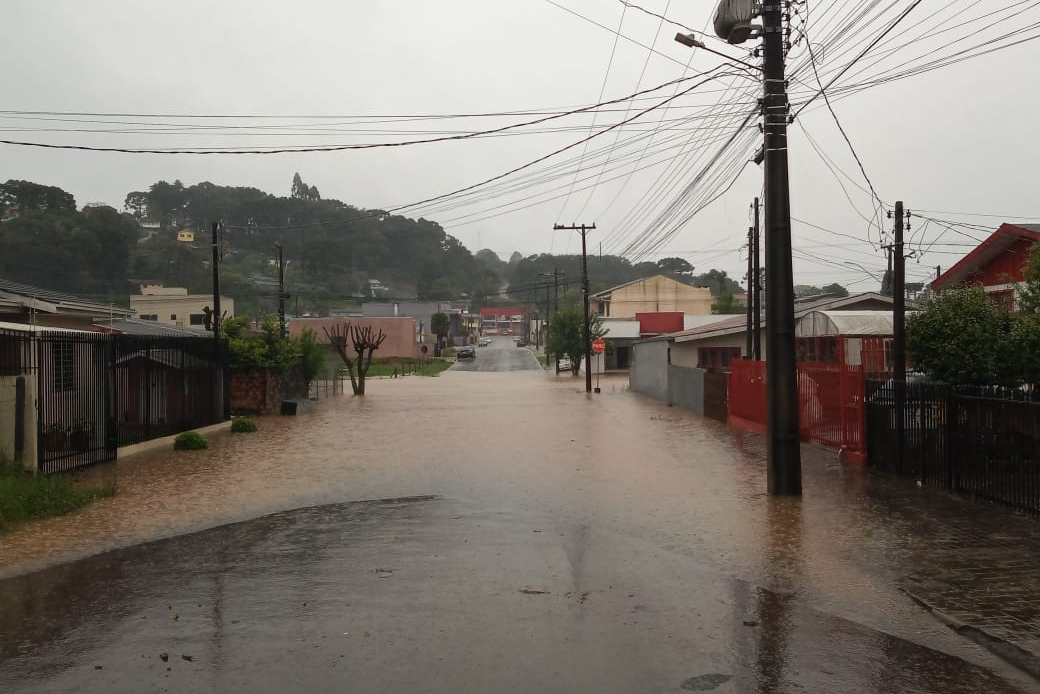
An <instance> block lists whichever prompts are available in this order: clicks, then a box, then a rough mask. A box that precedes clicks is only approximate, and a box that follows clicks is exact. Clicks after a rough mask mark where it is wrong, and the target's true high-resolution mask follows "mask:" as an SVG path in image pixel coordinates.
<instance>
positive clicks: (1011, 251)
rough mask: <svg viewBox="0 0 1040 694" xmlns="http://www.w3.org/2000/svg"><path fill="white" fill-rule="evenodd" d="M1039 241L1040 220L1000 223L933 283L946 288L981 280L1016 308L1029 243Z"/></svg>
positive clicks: (996, 297)
mask: <svg viewBox="0 0 1040 694" xmlns="http://www.w3.org/2000/svg"><path fill="white" fill-rule="evenodd" d="M1038 242H1040V224H1009V223H1007V222H1005V223H1003V224H1001V225H1000V227H999V228H998V229H997V230H996V231H994V232H993V233H992V234H990V236H989V237H988V238H987V239H986V240H985V241H983V242H982V243H980V244H979V245H978V247H976V248H975V250H973V251H972V252H971V253H969V254H968V255H966V256H964V257H963V258H961V260H960V261H958V262H957V263H956V264H955V265H954V266H953V267H951V268H950V269H949V270H947V271H946V272H944V273H943V274H941V275H940V276H939V277H938V278H937V279H936V280H935V281H933V282H932V284H931V287H932V289H934V290H940V289H946V288H948V287H953V286H956V285H958V284H965V283H972V282H977V283H980V284H982V286H983V287H984V288H985V289H986V293H987V294H989V295H990V296H991V297H992V298H993V299H994V300H995V301H999V302H1000V303H1002V304H1004V305H1005V306H1008V307H1009V308H1014V305H1015V283H1016V282H1021V281H1022V280H1023V279H1024V277H1023V270H1024V269H1025V266H1026V261H1027V260H1028V258H1029V249H1030V247H1031V246H1032V245H1033V244H1035V243H1038Z"/></svg>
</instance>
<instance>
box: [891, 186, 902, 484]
mask: <svg viewBox="0 0 1040 694" xmlns="http://www.w3.org/2000/svg"><path fill="white" fill-rule="evenodd" d="M888 216H889V217H891V218H894V220H895V230H894V231H895V238H894V239H893V242H892V245H891V246H890V247H889V257H890V258H892V263H893V273H892V275H893V277H892V285H893V286H892V361H893V364H892V382H893V385H894V390H895V393H894V395H895V398H894V400H895V417H896V465H897V468H896V469H897V470H902V469H903V442H904V441H905V440H906V432H905V428H906V419H905V417H904V414H905V411H906V332H905V326H906V254H905V253H904V250H903V219H904V214H903V201H902V200H898V201H896V209H895V212H894V213H892V212H889V213H888Z"/></svg>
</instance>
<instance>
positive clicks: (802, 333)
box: [794, 311, 892, 337]
mask: <svg viewBox="0 0 1040 694" xmlns="http://www.w3.org/2000/svg"><path fill="white" fill-rule="evenodd" d="M794 334H795V336H796V337H832V336H837V335H845V336H849V337H862V336H866V335H878V336H891V335H892V312H891V311H810V312H809V313H807V314H806V315H804V316H802V317H801V318H799V319H798V322H797V323H795V326H794Z"/></svg>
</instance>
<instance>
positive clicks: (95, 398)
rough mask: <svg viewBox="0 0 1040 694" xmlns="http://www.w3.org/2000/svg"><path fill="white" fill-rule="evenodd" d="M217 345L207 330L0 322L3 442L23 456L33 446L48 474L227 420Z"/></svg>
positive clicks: (15, 454)
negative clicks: (200, 333) (167, 332)
mask: <svg viewBox="0 0 1040 694" xmlns="http://www.w3.org/2000/svg"><path fill="white" fill-rule="evenodd" d="M217 348H218V345H217V344H216V343H215V342H214V341H213V340H212V339H207V338H194V337H138V336H133V335H111V334H105V333H92V332H80V331H72V330H61V331H59V330H52V331H48V330H40V331H35V332H33V331H30V330H26V331H14V330H3V331H0V391H9V392H4V393H0V395H2V396H3V397H2V398H0V399H2V400H4V401H7V402H13V403H14V406H13V408H12V409H11V412H10V413H7V412H5V413H4V416H3V417H0V428H2V432H3V437H2V439H3V440H2V441H0V444H3V446H4V448H5V450H7V451H8V454H9V455H11V456H12V457H14V458H15V459H18V460H23V459H24V456H25V455H32V454H33V452H35V460H36V461H37V467H38V470H39V471H40V472H41V473H43V474H48V473H52V472H62V471H66V470H72V469H74V468H78V467H83V466H85V465H91V464H94V463H98V462H102V461H105V460H112V459H113V458H115V457H116V450H117V448H118V447H119V446H123V445H127V444H131V443H138V442H140V441H146V440H148V439H153V438H158V437H160V436H167V435H170V434H175V433H178V432H181V431H186V430H188V429H193V428H196V427H200V426H205V425H207V424H215V423H217V422H220V421H223V420H224V419H226V418H227V414H228V403H229V398H228V395H227V393H228V369H227V368H225V366H224V364H225V356H224V355H226V349H224V348H223V347H222V346H221V348H220V350H219V352H218V349H217ZM8 396H10V397H8ZM34 407H35V413H33V412H32V409H33V408H34ZM8 414H9V415H10V416H8ZM33 415H35V416H33ZM33 421H35V422H36V426H35V431H27V429H26V427H27V426H28V427H30V428H31V426H32V425H31V424H29V425H26V422H30V423H31V422H33ZM26 439H29V441H28V443H27V441H26Z"/></svg>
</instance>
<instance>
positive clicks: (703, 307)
mask: <svg viewBox="0 0 1040 694" xmlns="http://www.w3.org/2000/svg"><path fill="white" fill-rule="evenodd" d="M589 299H590V300H591V302H592V307H593V311H595V312H596V313H598V314H599V315H601V316H603V317H604V318H635V316H636V314H637V313H660V312H678V313H684V314H686V315H688V316H707V315H710V314H711V291H710V290H709V289H708V288H707V287H691V286H690V285H688V284H683V283H682V282H679V281H677V280H673V279H672V278H671V277H667V276H666V275H654V276H653V277H644V278H643V279H639V280H633V281H631V282H626V283H625V284H621V285H618V286H616V287H612V288H611V289H608V290H606V291H603V292H600V293H598V294H593V295H592V296H591V297H589Z"/></svg>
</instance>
